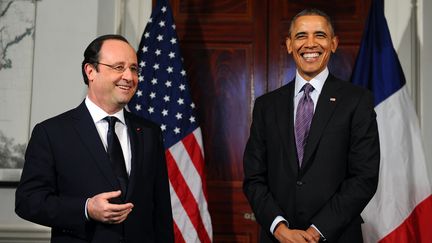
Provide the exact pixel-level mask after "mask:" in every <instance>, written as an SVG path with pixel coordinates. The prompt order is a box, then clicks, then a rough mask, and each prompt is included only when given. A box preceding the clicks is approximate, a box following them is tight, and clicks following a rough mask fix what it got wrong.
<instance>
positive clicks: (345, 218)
mask: <svg viewBox="0 0 432 243" xmlns="http://www.w3.org/2000/svg"><path fill="white" fill-rule="evenodd" d="M337 45H338V39H337V37H336V36H335V35H334V32H333V26H332V24H331V21H330V18H329V17H328V16H327V15H326V14H325V13H323V12H322V11H319V10H316V9H312V10H304V11H302V12H300V13H299V14H297V15H296V16H295V17H294V18H293V20H292V22H291V26H290V33H289V36H288V38H287V40H286V46H287V50H288V53H290V54H292V56H293V58H294V61H295V63H296V66H297V72H296V77H295V79H294V80H293V81H292V82H290V83H289V84H287V85H285V86H283V87H281V88H279V89H277V90H275V91H273V92H270V93H268V94H265V95H263V96H262V97H259V98H258V99H257V100H256V102H255V106H254V111H253V120H252V125H251V129H250V137H249V140H248V142H247V145H246V149H245V153H244V173H245V179H244V184H243V189H244V192H245V194H246V196H247V198H248V200H249V202H250V205H251V207H252V209H253V211H254V213H255V217H256V219H257V221H258V223H259V224H260V225H261V234H260V239H261V240H260V241H261V242H277V241H279V242H318V241H324V240H326V241H327V242H344V243H346V242H350V243H352V242H362V233H361V223H362V218H361V216H360V213H361V212H362V210H363V209H364V207H365V206H366V205H367V203H368V202H369V200H370V199H371V198H372V196H373V195H374V193H375V191H376V187H377V183H378V171H379V159H380V158H379V157H380V155H379V139H378V131H377V124H376V114H375V112H374V107H373V97H372V95H371V94H370V92H368V91H367V90H365V89H362V88H360V87H356V86H354V85H352V84H351V83H348V82H345V81H341V80H339V79H337V78H336V77H334V76H333V75H332V74H330V73H329V71H328V69H327V64H328V61H329V59H330V55H331V53H333V52H335V51H336V48H337Z"/></svg>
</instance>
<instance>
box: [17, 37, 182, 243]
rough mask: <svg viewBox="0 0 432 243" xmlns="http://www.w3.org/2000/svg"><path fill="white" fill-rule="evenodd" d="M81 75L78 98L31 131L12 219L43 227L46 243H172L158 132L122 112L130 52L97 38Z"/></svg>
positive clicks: (133, 61) (134, 78) (132, 72)
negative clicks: (80, 97) (80, 96)
mask: <svg viewBox="0 0 432 243" xmlns="http://www.w3.org/2000/svg"><path fill="white" fill-rule="evenodd" d="M82 74H83V78H84V82H85V84H86V85H88V91H87V97H86V98H85V100H84V101H83V102H82V103H81V104H80V105H79V106H78V107H77V108H75V109H72V110H70V111H67V112H65V113H63V114H60V115H58V116H56V117H53V118H51V119H48V120H46V121H43V122H41V123H39V124H37V125H36V126H35V127H34V129H33V133H32V136H31V138H30V141H29V143H28V147H27V150H26V155H25V163H24V168H23V172H22V177H21V181H20V183H19V185H18V188H17V191H16V202H15V211H16V213H17V214H18V215H19V216H20V217H22V218H24V219H27V220H29V221H32V222H34V223H37V224H41V225H45V226H48V227H51V228H52V231H51V242H54V243H55V242H59V243H60V242H61V243H75V242H76V243H78V242H82V243H83V242H95V243H99V242H100V243H111V242H112V243H114V242H116V243H119V242H127V243H134V242H136V243H138V242H173V241H174V240H173V232H174V231H173V222H172V213H171V202H170V195H169V185H168V176H167V168H166V163H165V154H164V147H163V143H162V139H161V138H162V136H161V131H160V129H159V126H158V125H156V124H153V123H152V122H150V121H147V120H145V119H143V118H140V117H137V116H135V115H133V114H131V113H129V112H127V111H126V110H125V109H124V107H125V105H126V104H127V103H128V102H129V100H130V99H131V98H132V96H133V95H134V93H135V91H136V88H137V83H138V66H137V56H136V54H135V50H134V49H133V48H132V47H131V46H130V44H129V43H128V42H127V40H126V39H125V38H124V37H122V36H119V35H104V36H100V37H98V38H96V39H95V40H94V41H92V42H91V43H90V44H89V46H88V47H87V49H86V50H85V52H84V61H83V62H82Z"/></svg>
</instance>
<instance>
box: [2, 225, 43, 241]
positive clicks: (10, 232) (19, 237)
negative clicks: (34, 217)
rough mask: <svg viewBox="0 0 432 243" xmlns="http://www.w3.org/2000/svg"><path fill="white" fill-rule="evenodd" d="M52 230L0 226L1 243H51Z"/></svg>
mask: <svg viewBox="0 0 432 243" xmlns="http://www.w3.org/2000/svg"><path fill="white" fill-rule="evenodd" d="M50 237H51V230H50V228H46V227H42V226H40V227H22V226H21V227H19V226H18V227H13V226H0V243H49V241H50Z"/></svg>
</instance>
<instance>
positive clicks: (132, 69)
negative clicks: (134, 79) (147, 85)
mask: <svg viewBox="0 0 432 243" xmlns="http://www.w3.org/2000/svg"><path fill="white" fill-rule="evenodd" d="M129 68H130V70H131V72H133V73H138V68H137V67H129Z"/></svg>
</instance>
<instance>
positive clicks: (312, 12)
mask: <svg viewBox="0 0 432 243" xmlns="http://www.w3.org/2000/svg"><path fill="white" fill-rule="evenodd" d="M314 15H315V16H321V17H323V18H325V19H326V20H327V23H328V25H329V26H330V31H331V35H332V36H334V35H335V30H334V26H333V21H332V20H331V18H330V16H329V15H328V14H326V13H325V12H324V11H322V10H319V9H316V8H310V9H305V10H303V11H301V12H299V13H298V14H296V15H295V16H294V17H293V18H292V19H291V24H290V28H289V32H288V36H291V31H292V29H293V27H294V22H295V21H296V20H297V19H298V18H299V17H302V16H314Z"/></svg>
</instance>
